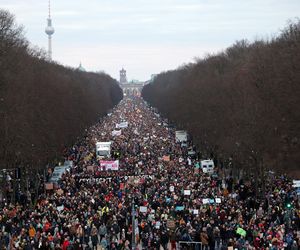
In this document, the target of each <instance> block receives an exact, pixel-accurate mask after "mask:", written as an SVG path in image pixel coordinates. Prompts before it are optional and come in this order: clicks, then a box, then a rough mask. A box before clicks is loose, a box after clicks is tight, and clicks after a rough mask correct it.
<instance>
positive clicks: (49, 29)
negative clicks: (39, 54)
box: [45, 0, 54, 60]
mask: <svg viewBox="0 0 300 250" xmlns="http://www.w3.org/2000/svg"><path fill="white" fill-rule="evenodd" d="M48 8H49V16H48V18H47V27H46V29H45V32H46V34H47V35H48V58H49V60H52V41H51V36H52V35H53V33H54V28H53V27H52V20H51V16H50V0H49V5H48Z"/></svg>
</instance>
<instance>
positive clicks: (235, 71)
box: [142, 20, 300, 182]
mask: <svg viewBox="0 0 300 250" xmlns="http://www.w3.org/2000/svg"><path fill="white" fill-rule="evenodd" d="M142 96H143V98H144V99H145V100H146V101H147V102H149V103H150V104H151V105H152V106H154V107H156V108H157V109H158V110H159V111H160V112H161V113H162V114H163V115H164V116H165V117H167V118H168V119H169V120H171V121H173V122H175V123H176V124H177V125H178V126H179V127H181V128H184V129H186V130H187V131H188V132H189V133H190V134H191V135H192V139H193V140H194V142H195V143H196V144H197V145H198V146H199V148H200V151H201V154H203V157H214V158H215V159H217V160H218V161H219V164H223V163H224V162H226V161H227V164H229V165H231V166H232V169H233V170H237V171H239V170H241V169H242V170H243V172H244V173H249V174H251V173H252V174H253V173H256V175H255V176H256V177H257V178H260V180H261V181H262V182H263V179H264V178H266V176H265V173H266V172H267V171H266V170H276V171H281V172H287V171H289V172H290V173H296V172H297V173H298V175H299V164H300V111H299V107H300V22H299V20H296V21H294V22H289V23H288V25H287V26H286V27H285V28H284V29H283V30H282V31H281V32H280V34H279V35H277V36H276V37H273V38H272V39H269V40H257V41H254V42H252V43H250V42H248V41H247V40H242V41H237V42H235V43H234V44H233V45H232V46H230V47H228V48H227V49H225V50H224V51H222V52H219V53H216V54H211V55H208V56H206V57H204V58H202V59H197V60H196V62H194V63H190V64H188V65H184V66H182V67H180V68H178V69H176V70H171V71H168V72H163V73H161V74H159V75H158V76H157V77H156V78H155V79H154V81H153V82H152V83H150V84H149V85H147V86H145V87H144V89H143V91H142ZM297 170H298V171H297ZM295 171H296V172H295ZM294 177H295V176H294Z"/></svg>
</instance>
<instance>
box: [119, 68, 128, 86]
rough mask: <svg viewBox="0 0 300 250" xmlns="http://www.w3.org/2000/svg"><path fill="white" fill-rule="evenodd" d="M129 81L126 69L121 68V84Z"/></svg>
mask: <svg viewBox="0 0 300 250" xmlns="http://www.w3.org/2000/svg"><path fill="white" fill-rule="evenodd" d="M124 83H127V77H126V70H125V69H123V68H122V70H120V84H124Z"/></svg>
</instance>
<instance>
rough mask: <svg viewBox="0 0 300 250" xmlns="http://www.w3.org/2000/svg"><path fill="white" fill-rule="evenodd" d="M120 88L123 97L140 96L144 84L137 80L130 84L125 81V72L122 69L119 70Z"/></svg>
mask: <svg viewBox="0 0 300 250" xmlns="http://www.w3.org/2000/svg"><path fill="white" fill-rule="evenodd" d="M119 84H120V87H121V88H122V90H123V93H124V95H129V96H130V95H131V96H140V95H141V91H142V88H143V87H144V85H145V83H144V82H140V81H138V80H132V81H130V82H128V81H127V76H126V70H125V69H123V68H122V70H120V82H119Z"/></svg>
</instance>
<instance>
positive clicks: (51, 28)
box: [45, 18, 54, 36]
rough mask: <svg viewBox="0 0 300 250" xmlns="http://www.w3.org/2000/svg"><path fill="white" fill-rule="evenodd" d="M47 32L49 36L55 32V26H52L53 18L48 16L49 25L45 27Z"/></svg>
mask: <svg viewBox="0 0 300 250" xmlns="http://www.w3.org/2000/svg"><path fill="white" fill-rule="evenodd" d="M49 21H50V22H49ZM49 23H50V24H49ZM45 32H46V34H47V35H48V36H51V35H53V34H54V28H53V27H52V24H51V19H49V18H48V26H47V27H46V29H45Z"/></svg>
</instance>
